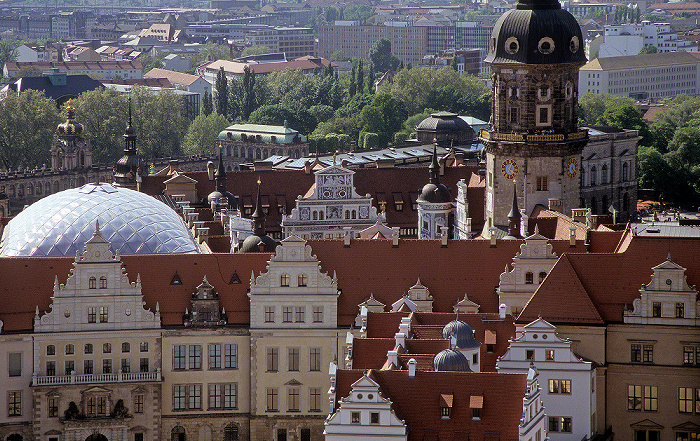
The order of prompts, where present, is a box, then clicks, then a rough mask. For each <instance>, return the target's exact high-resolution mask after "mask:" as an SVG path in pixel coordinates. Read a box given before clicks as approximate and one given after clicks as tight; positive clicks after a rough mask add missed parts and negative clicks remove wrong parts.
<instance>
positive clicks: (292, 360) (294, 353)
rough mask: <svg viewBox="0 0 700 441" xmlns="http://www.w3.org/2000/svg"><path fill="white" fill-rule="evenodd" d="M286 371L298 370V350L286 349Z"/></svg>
mask: <svg viewBox="0 0 700 441" xmlns="http://www.w3.org/2000/svg"><path fill="white" fill-rule="evenodd" d="M287 355H288V357H287V370H289V371H298V370H299V348H288V349H287Z"/></svg>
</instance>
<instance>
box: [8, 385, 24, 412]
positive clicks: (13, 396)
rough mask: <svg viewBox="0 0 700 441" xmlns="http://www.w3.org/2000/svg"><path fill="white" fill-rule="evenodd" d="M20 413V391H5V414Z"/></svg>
mask: <svg viewBox="0 0 700 441" xmlns="http://www.w3.org/2000/svg"><path fill="white" fill-rule="evenodd" d="M20 415H22V391H21V390H11V391H9V392H8V393H7V416H20Z"/></svg>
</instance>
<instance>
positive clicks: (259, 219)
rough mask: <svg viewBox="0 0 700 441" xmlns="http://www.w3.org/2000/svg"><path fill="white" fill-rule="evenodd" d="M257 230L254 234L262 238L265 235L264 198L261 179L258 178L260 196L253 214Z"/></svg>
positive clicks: (256, 199) (257, 198)
mask: <svg viewBox="0 0 700 441" xmlns="http://www.w3.org/2000/svg"><path fill="white" fill-rule="evenodd" d="M253 220H254V221H255V229H254V230H253V234H254V235H256V236H258V237H261V236H264V235H265V215H264V214H263V210H262V198H261V197H260V178H259V177H258V195H257V196H256V198H255V211H254V212H253Z"/></svg>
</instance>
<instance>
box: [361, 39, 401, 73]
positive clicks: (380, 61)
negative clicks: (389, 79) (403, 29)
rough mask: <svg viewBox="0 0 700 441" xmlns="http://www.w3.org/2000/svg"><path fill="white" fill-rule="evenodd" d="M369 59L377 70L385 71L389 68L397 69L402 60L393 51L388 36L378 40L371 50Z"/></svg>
mask: <svg viewBox="0 0 700 441" xmlns="http://www.w3.org/2000/svg"><path fill="white" fill-rule="evenodd" d="M369 59H370V61H371V62H372V65H373V66H374V70H375V71H376V72H380V73H384V72H386V71H388V70H396V68H398V67H399V63H400V62H401V61H400V60H399V59H398V58H396V56H394V54H392V53H391V41H389V40H388V39H386V38H380V39H379V40H377V41H376V42H375V43H374V45H373V46H372V48H371V49H370V50H369Z"/></svg>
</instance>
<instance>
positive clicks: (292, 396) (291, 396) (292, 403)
mask: <svg viewBox="0 0 700 441" xmlns="http://www.w3.org/2000/svg"><path fill="white" fill-rule="evenodd" d="M287 409H288V410H289V411H290V412H299V388H298V387H290V388H289V390H288V391H287Z"/></svg>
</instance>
